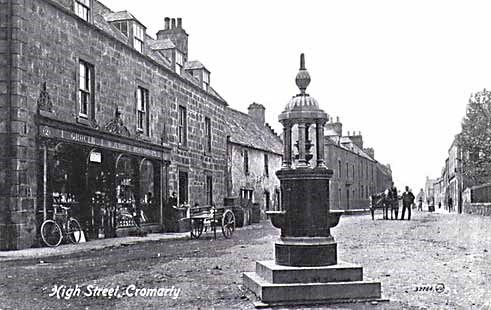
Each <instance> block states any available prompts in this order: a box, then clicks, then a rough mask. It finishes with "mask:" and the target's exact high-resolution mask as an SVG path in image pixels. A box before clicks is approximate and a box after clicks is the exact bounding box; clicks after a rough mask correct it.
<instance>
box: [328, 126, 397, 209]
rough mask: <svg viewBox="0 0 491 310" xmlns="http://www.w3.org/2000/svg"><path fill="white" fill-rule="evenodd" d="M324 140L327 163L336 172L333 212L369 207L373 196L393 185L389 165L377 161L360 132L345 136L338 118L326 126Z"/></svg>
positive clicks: (372, 150) (331, 201)
mask: <svg viewBox="0 0 491 310" xmlns="http://www.w3.org/2000/svg"><path fill="white" fill-rule="evenodd" d="M325 140H326V144H325V148H324V149H325V156H324V158H325V162H326V165H327V166H328V167H329V168H331V169H332V170H333V176H332V179H331V184H330V187H331V188H330V193H331V195H330V205H331V209H339V210H349V209H366V208H368V207H369V204H370V198H369V197H370V196H371V195H372V194H374V193H380V192H383V191H385V190H386V189H387V188H389V187H390V186H391V184H392V171H391V168H390V165H384V164H382V163H380V162H378V161H377V160H376V159H375V151H374V149H373V148H367V147H364V145H363V136H362V134H361V132H351V133H350V132H349V131H348V132H347V134H344V133H343V124H342V123H341V122H340V120H339V117H336V119H335V120H334V118H331V119H330V121H329V122H328V123H327V124H326V125H325Z"/></svg>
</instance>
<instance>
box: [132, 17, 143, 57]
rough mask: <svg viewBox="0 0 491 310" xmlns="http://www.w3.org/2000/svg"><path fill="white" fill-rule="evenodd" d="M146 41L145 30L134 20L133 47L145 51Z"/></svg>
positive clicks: (141, 51)
mask: <svg viewBox="0 0 491 310" xmlns="http://www.w3.org/2000/svg"><path fill="white" fill-rule="evenodd" d="M144 42H145V30H144V28H143V27H142V26H141V25H139V24H138V23H136V22H133V47H134V48H135V49H136V50H137V51H139V52H140V53H143V44H144Z"/></svg>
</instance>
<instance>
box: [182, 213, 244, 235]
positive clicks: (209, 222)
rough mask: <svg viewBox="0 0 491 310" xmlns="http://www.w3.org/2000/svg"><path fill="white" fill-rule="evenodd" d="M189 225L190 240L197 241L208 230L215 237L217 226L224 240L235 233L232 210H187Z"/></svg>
mask: <svg viewBox="0 0 491 310" xmlns="http://www.w3.org/2000/svg"><path fill="white" fill-rule="evenodd" d="M189 220H190V224H191V238H194V239H198V238H199V237H200V236H201V234H202V233H203V231H204V232H206V231H208V229H210V231H212V232H213V235H214V238H215V239H216V237H217V226H219V227H220V228H221V230H222V234H223V236H224V237H225V238H227V239H229V238H231V237H232V235H233V233H234V231H235V215H234V212H232V210H230V209H228V208H225V207H213V206H200V207H193V208H190V209H189Z"/></svg>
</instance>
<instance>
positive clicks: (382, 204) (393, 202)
mask: <svg viewBox="0 0 491 310" xmlns="http://www.w3.org/2000/svg"><path fill="white" fill-rule="evenodd" d="M370 198H371V201H370V212H371V214H372V220H374V219H375V210H377V209H382V211H383V219H384V220H388V219H389V210H390V219H391V220H393V219H394V215H395V219H396V220H397V215H398V212H399V197H397V196H396V197H392V196H391V195H387V194H386V193H377V194H373V195H372V196H371V197H370Z"/></svg>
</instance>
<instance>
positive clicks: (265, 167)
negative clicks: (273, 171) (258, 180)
mask: <svg viewBox="0 0 491 310" xmlns="http://www.w3.org/2000/svg"><path fill="white" fill-rule="evenodd" d="M264 175H265V176H267V177H269V156H268V154H264Z"/></svg>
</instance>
